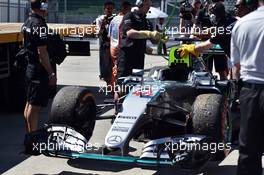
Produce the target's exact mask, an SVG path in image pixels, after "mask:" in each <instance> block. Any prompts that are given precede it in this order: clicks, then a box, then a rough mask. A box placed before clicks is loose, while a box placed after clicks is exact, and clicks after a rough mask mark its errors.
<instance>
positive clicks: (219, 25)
mask: <svg viewBox="0 0 264 175" xmlns="http://www.w3.org/2000/svg"><path fill="white" fill-rule="evenodd" d="M209 8H210V9H209V12H210V20H211V22H212V24H213V26H214V27H215V31H214V33H216V34H215V35H212V36H211V38H210V39H208V40H207V41H205V42H203V43H200V44H197V45H194V44H190V45H183V46H182V47H181V48H180V49H179V51H181V55H182V56H183V55H186V54H188V53H192V54H193V55H195V56H196V57H198V56H199V54H200V52H203V51H204V50H208V49H209V48H211V47H213V46H214V45H216V44H219V45H220V46H221V48H222V49H223V50H224V52H225V54H226V55H227V56H228V57H230V40H231V31H232V27H233V25H234V22H235V21H236V18H234V17H232V16H229V15H227V14H226V12H225V6H224V4H223V3H222V2H220V1H219V2H215V3H212V4H211V5H210V7H209ZM215 64H216V67H217V68H218V70H216V71H218V72H219V74H220V80H226V79H227V75H228V71H227V70H228V65H227V57H222V58H221V59H218V60H217V62H216V63H215Z"/></svg>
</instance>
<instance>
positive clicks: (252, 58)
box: [231, 6, 264, 84]
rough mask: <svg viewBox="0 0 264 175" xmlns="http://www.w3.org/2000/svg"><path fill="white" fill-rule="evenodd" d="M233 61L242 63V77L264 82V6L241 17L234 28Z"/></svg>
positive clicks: (260, 82) (252, 81)
mask: <svg viewBox="0 0 264 175" xmlns="http://www.w3.org/2000/svg"><path fill="white" fill-rule="evenodd" d="M231 62H232V64H233V65H235V64H238V63H239V64H240V65H241V70H240V73H241V78H242V80H243V81H245V82H248V83H258V84H264V6H262V7H259V8H258V9H257V10H255V11H254V12H251V13H250V14H248V15H246V16H244V17H243V18H241V19H239V20H238V21H237V23H236V25H235V26H234V28H233V30H232V37H231Z"/></svg>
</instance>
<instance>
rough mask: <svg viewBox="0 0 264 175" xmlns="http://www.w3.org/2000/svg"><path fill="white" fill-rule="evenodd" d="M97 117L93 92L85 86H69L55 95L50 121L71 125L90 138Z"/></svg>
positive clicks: (51, 122) (50, 122)
mask: <svg viewBox="0 0 264 175" xmlns="http://www.w3.org/2000/svg"><path fill="white" fill-rule="evenodd" d="M95 119H96V104H95V100H94V97H93V95H92V93H91V92H90V91H89V90H88V89H86V88H84V87H76V86H69V87H64V88H62V89H61V90H60V91H59V92H58V93H57V95H56V96H55V98H54V100H53V103H52V106H51V113H50V117H49V121H48V123H49V124H64V125H67V126H71V127H72V128H74V129H75V130H76V131H77V132H79V133H81V134H82V135H83V136H84V137H85V138H86V139H87V140H89V139H90V138H91V136H92V133H93V130H94V125H95Z"/></svg>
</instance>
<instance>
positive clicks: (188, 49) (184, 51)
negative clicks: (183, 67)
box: [178, 44, 200, 57]
mask: <svg viewBox="0 0 264 175" xmlns="http://www.w3.org/2000/svg"><path fill="white" fill-rule="evenodd" d="M178 51H179V52H180V55H181V57H184V56H186V55H188V54H189V53H191V54H193V55H194V56H195V57H199V55H200V53H199V52H198V51H196V49H195V44H183V45H182V46H181V47H180V48H179V49H178Z"/></svg>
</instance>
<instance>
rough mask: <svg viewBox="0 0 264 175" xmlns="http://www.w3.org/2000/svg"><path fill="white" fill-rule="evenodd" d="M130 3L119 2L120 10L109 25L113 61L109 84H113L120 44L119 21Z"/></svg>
mask: <svg viewBox="0 0 264 175" xmlns="http://www.w3.org/2000/svg"><path fill="white" fill-rule="evenodd" d="M131 7H132V5H131V3H130V2H129V1H123V2H122V4H121V10H120V12H119V14H118V15H117V16H115V17H114V18H113V20H112V21H111V22H110V26H109V37H110V53H111V58H112V62H113V67H112V80H111V85H112V86H114V82H115V80H116V74H117V56H118V52H119V45H120V37H121V36H120V35H121V30H120V29H121V23H122V20H123V17H124V16H125V15H126V14H127V13H128V12H130V11H131Z"/></svg>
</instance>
